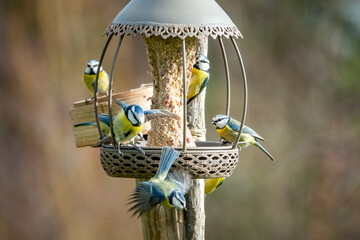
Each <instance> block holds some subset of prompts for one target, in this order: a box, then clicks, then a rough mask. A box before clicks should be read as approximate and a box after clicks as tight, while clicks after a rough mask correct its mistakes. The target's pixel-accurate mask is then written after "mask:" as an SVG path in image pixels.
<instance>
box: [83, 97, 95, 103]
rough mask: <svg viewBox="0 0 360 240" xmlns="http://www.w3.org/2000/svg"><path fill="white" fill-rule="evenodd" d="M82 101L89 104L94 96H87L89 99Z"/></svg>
mask: <svg viewBox="0 0 360 240" xmlns="http://www.w3.org/2000/svg"><path fill="white" fill-rule="evenodd" d="M84 101H85V104H89V103H91V102H92V101H94V97H92V98H89V99H85V100H84Z"/></svg>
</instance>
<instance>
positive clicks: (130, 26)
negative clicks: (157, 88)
mask: <svg viewBox="0 0 360 240" xmlns="http://www.w3.org/2000/svg"><path fill="white" fill-rule="evenodd" d="M184 2H185V3H182V6H183V7H181V8H177V7H176V6H172V5H174V4H178V3H177V1H174V0H168V2H167V3H169V4H163V3H164V2H163V1H154V0H132V1H130V2H129V3H128V5H127V6H126V7H125V8H124V9H123V10H122V11H120V12H119V14H118V15H117V16H116V17H115V19H114V20H113V22H112V23H111V24H110V26H109V27H108V28H107V29H106V31H105V33H104V34H105V35H107V36H108V38H107V41H106V43H105V46H104V48H103V51H102V53H101V55H100V60H99V67H98V72H97V73H96V81H95V91H94V108H95V117H96V122H97V125H98V131H99V134H100V138H104V134H103V133H102V131H101V129H100V124H99V113H98V98H97V95H96V92H97V88H98V80H99V69H100V66H101V65H102V63H103V59H104V56H105V54H106V51H107V49H108V45H109V43H110V41H111V40H112V38H113V36H114V35H118V36H119V41H118V44H117V46H116V49H115V53H114V57H113V61H112V67H111V73H110V84H109V94H108V98H109V99H108V107H109V119H110V129H111V136H112V140H113V145H105V146H103V147H101V149H100V158H101V163H102V166H103V168H104V170H105V171H106V172H107V174H108V175H109V176H114V177H133V178H146V177H151V175H152V174H153V173H154V172H156V168H157V164H158V162H157V161H158V160H159V154H161V148H150V147H146V144H144V146H140V147H141V148H142V149H143V150H144V151H145V156H144V155H142V154H140V153H139V152H136V151H135V150H134V149H133V148H132V147H126V146H125V147H122V149H121V150H122V153H123V154H124V155H123V156H120V155H119V154H118V152H117V151H116V150H117V149H116V148H117V144H116V141H115V134H114V131H113V121H112V120H113V119H112V117H113V115H112V85H113V75H114V68H115V64H116V60H117V57H118V54H119V50H120V46H121V44H122V42H123V39H124V36H136V35H143V36H145V37H151V36H161V37H162V38H163V39H166V38H168V37H174V38H180V39H181V40H182V41H181V43H182V67H183V73H182V75H183V76H182V77H183V79H182V80H183V82H182V85H183V87H182V88H183V99H182V102H183V126H182V128H183V129H182V130H183V140H182V147H181V148H179V150H180V151H181V152H182V154H181V156H180V157H179V158H178V159H177V160H176V162H175V165H177V166H180V165H181V167H183V168H185V169H188V170H189V171H190V172H191V173H192V174H193V177H194V178H213V177H228V176H229V175H231V173H232V172H233V170H234V168H235V167H236V165H237V162H238V158H239V156H238V152H239V151H238V148H237V146H238V143H239V141H240V138H241V133H242V130H243V126H244V123H245V119H246V111H247V102H248V97H247V96H248V89H247V79H246V72H245V66H244V62H243V60H242V57H241V53H240V50H239V48H238V46H237V44H236V41H235V39H236V38H239V37H242V35H241V33H240V31H239V30H238V29H237V27H236V26H235V24H234V23H233V22H232V21H231V19H230V18H229V17H228V15H227V14H226V13H225V12H224V11H223V10H222V9H221V7H220V6H219V5H218V4H217V3H216V2H215V1H209V0H198V1H195V2H194V1H190V0H184ZM187 2H189V3H187ZM204 4H206V6H207V8H206V9H204V8H203V6H204ZM149 8H152V9H156V10H157V11H151V12H149V11H148V9H149ZM173 9H177V10H178V11H175V12H174V11H173ZM197 9H202V11H198V10H197ZM191 12H194V14H189V13H191ZM214 16H217V17H216V18H214ZM169 19H172V20H171V21H169ZM173 19H177V20H176V21H173ZM209 36H210V37H212V38H214V39H217V40H218V42H219V45H220V49H221V52H222V58H223V61H224V68H225V76H226V77H225V81H226V93H227V97H226V115H229V114H230V104H231V102H230V89H231V88H230V71H229V63H228V59H227V54H226V51H225V46H224V43H223V38H226V39H229V38H230V41H231V42H232V44H233V46H234V49H235V52H236V54H237V57H238V60H239V63H240V67H241V71H242V85H243V95H244V99H243V106H242V117H241V123H242V124H241V127H240V129H239V132H238V136H237V139H236V141H235V142H234V143H233V144H232V146H222V145H221V143H220V142H217V143H216V144H214V142H196V146H195V147H192V146H191V147H190V146H187V141H186V140H187V139H186V127H187V126H186V119H187V104H186V102H187V101H186V96H187V87H186V80H187V79H186V45H185V39H186V38H187V37H196V38H198V39H200V38H204V37H209ZM226 169H228V170H226Z"/></svg>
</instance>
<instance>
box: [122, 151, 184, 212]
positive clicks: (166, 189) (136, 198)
mask: <svg viewBox="0 0 360 240" xmlns="http://www.w3.org/2000/svg"><path fill="white" fill-rule="evenodd" d="M179 154H180V153H179V152H178V151H175V150H174V149H173V148H169V147H163V148H162V153H161V158H160V163H159V168H158V170H157V172H156V175H155V176H154V177H153V178H151V179H150V180H149V181H146V182H142V183H140V184H139V185H138V186H137V187H136V188H135V190H134V193H133V194H132V195H131V197H130V199H129V201H130V202H129V204H133V206H132V207H131V208H130V209H129V211H134V213H133V216H135V215H137V214H138V216H140V215H141V214H143V213H144V212H146V211H148V210H150V209H151V208H153V207H155V206H156V205H157V204H159V203H160V204H161V205H162V206H164V207H168V208H176V209H186V200H185V194H186V193H187V192H188V191H189V189H190V187H191V175H190V174H189V173H188V172H187V171H185V170H184V169H179V170H178V169H176V170H174V171H173V172H170V173H168V172H169V170H170V167H171V166H172V164H173V163H174V161H175V159H176V158H177V157H178V156H179Z"/></svg>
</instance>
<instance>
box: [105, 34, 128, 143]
mask: <svg viewBox="0 0 360 240" xmlns="http://www.w3.org/2000/svg"><path fill="white" fill-rule="evenodd" d="M123 38H124V34H123V35H121V36H120V38H119V42H118V44H117V46H116V50H115V53H114V58H113V62H112V66H111V72H110V79H109V95H108V97H109V99H108V109H109V121H110V131H111V136H112V141H113V145H114V149H116V148H117V144H116V140H115V134H114V129H113V115H112V83H113V75H114V69H115V64H116V59H117V56H118V54H119V49H120V46H121V43H122V40H123ZM122 111H125V109H122Z"/></svg>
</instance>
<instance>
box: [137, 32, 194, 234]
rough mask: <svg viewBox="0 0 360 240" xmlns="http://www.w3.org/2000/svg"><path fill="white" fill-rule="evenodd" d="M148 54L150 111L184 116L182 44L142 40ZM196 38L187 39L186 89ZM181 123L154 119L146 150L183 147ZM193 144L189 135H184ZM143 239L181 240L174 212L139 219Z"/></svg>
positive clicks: (169, 40)
mask: <svg viewBox="0 0 360 240" xmlns="http://www.w3.org/2000/svg"><path fill="white" fill-rule="evenodd" d="M144 41H145V43H146V45H147V54H148V59H149V64H150V67H151V70H152V72H151V74H152V77H153V80H154V88H153V89H154V92H153V97H152V108H157V109H166V110H169V111H171V112H173V113H176V114H177V115H179V116H180V117H182V116H183V104H186V103H184V102H183V67H182V63H183V62H182V48H181V46H182V40H181V39H180V38H175V37H169V38H167V39H163V38H162V37H160V36H151V37H148V38H147V37H144ZM196 43H197V39H196V38H190V37H188V38H186V63H187V65H186V78H187V81H188V83H187V85H188V84H189V80H190V77H191V69H192V65H193V64H194V62H195V52H196ZM183 121H186V119H185V120H184V119H181V121H177V120H173V119H157V120H152V121H151V130H150V131H149V136H148V146H158V147H162V146H176V147H181V146H182V143H183ZM186 136H187V140H188V141H189V144H188V146H191V143H192V144H194V142H193V139H192V137H191V134H190V131H188V133H187V134H186ZM142 223H143V232H144V239H146V240H153V239H156V240H158V239H159V240H177V239H180V231H179V226H178V225H179V224H178V221H177V212H176V210H174V209H167V208H165V207H162V208H160V209H159V208H158V207H156V208H154V209H152V210H150V211H149V212H147V213H145V214H143V215H142Z"/></svg>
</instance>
